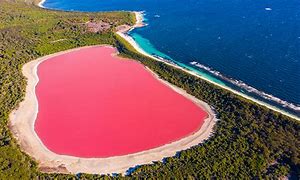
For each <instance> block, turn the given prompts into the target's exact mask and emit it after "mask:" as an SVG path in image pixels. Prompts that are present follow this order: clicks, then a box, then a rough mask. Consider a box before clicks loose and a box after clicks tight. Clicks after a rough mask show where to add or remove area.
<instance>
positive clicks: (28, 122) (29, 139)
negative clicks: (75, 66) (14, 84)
mask: <svg viewBox="0 0 300 180" xmlns="http://www.w3.org/2000/svg"><path fill="white" fill-rule="evenodd" d="M84 48H89V47H82V48H77V49H72V50H67V51H63V52H59V53H56V54H52V55H48V56H45V57H42V58H39V59H37V60H34V61H31V62H29V63H27V64H25V65H24V66H23V69H22V71H23V74H24V75H25V76H26V77H27V78H28V84H27V87H26V95H25V99H24V101H22V102H21V103H20V106H19V108H18V109H16V110H15V111H13V112H12V113H11V114H10V121H9V127H10V129H11V131H12V133H13V134H14V136H15V137H16V139H17V141H18V142H19V144H20V146H21V149H22V150H23V151H25V152H26V153H27V154H29V155H30V156H31V157H33V158H34V159H35V160H36V161H37V162H38V163H39V167H40V169H41V170H42V171H44V172H60V173H79V172H84V173H92V174H107V173H109V174H111V173H122V174H125V173H126V171H127V170H128V169H129V168H130V167H135V166H136V165H142V164H151V163H152V162H153V161H160V160H162V159H163V158H164V157H170V156H174V155H175V154H176V152H178V151H181V150H184V149H188V148H190V147H191V146H195V145H197V144H199V143H201V142H203V141H204V140H206V139H208V138H209V137H210V136H211V135H212V130H213V126H214V124H215V122H216V119H215V115H214V112H213V111H212V109H211V108H210V106H209V105H208V104H206V103H205V102H202V101H200V100H198V99H196V98H195V97H193V96H191V95H189V94H187V93H186V92H185V91H183V90H182V89H180V88H178V87H176V86H173V85H171V84H169V83H168V82H165V81H163V80H161V79H160V78H158V76H157V75H155V74H154V73H152V71H150V70H149V71H150V72H151V73H152V74H153V75H154V76H155V77H156V78H158V79H159V80H160V81H161V82H162V83H164V84H165V85H167V86H169V87H171V88H172V89H173V90H175V91H176V92H178V93H180V94H181V95H183V96H185V97H186V98H188V99H190V100H192V101H193V102H194V103H195V104H197V105H198V106H199V107H201V108H203V109H204V110H205V111H206V112H207V113H208V117H207V118H206V119H205V121H204V124H203V125H202V126H201V128H200V129H199V130H198V131H197V132H195V133H194V134H192V135H189V136H187V137H185V138H183V139H181V140H178V141H175V142H172V143H170V144H166V145H163V146H161V147H158V148H154V149H151V150H146V151H143V152H139V153H134V154H129V155H124V156H115V157H109V158H79V157H73V156H67V155H59V154H56V153H54V152H51V151H50V150H49V149H47V147H45V146H44V144H43V143H42V142H41V140H40V139H39V137H38V136H37V134H36V132H35V130H34V124H35V120H36V117H37V113H38V101H37V97H36V94H35V87H36V85H37V83H38V81H39V79H38V76H37V67H38V65H39V64H40V63H41V62H43V61H45V60H47V59H49V58H51V57H54V56H58V55H61V54H64V53H68V52H71V51H77V50H80V49H84ZM111 48H112V47H111Z"/></svg>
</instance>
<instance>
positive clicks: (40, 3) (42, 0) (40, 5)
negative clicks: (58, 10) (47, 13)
mask: <svg viewBox="0 0 300 180" xmlns="http://www.w3.org/2000/svg"><path fill="white" fill-rule="evenodd" d="M45 2H46V0H41V1H40V2H39V3H38V4H37V6H39V7H40V8H45V6H44V5H43V4H44V3H45Z"/></svg>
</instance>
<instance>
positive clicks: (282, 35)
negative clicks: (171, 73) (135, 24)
mask: <svg viewBox="0 0 300 180" xmlns="http://www.w3.org/2000/svg"><path fill="white" fill-rule="evenodd" d="M44 6H45V7H47V8H54V9H61V10H79V11H112V10H135V11H145V18H146V19H147V24H148V26H146V27H143V28H138V29H135V30H133V31H132V32H130V35H131V36H132V37H133V38H134V39H135V41H136V42H137V43H138V44H139V45H140V47H141V48H143V49H144V50H145V51H146V52H148V53H149V54H152V55H156V56H160V57H163V58H165V59H168V60H171V61H174V62H175V63H176V64H179V65H181V66H182V67H185V68H187V69H190V70H193V71H195V72H197V73H199V74H201V75H202V76H205V77H206V78H208V79H211V80H213V81H215V82H217V83H220V84H221V83H222V84H226V85H227V86H229V87H231V88H234V89H236V90H239V91H240V92H244V93H246V94H248V95H251V96H253V97H255V98H260V99H261V100H264V101H266V102H268V103H271V104H273V105H275V106H277V107H280V108H283V109H286V110H288V111H292V112H293V113H295V114H297V115H300V1H299V0H272V1H270V0H261V1H253V0H227V1H224V0H205V1H204V0H139V1H134V0H86V1H80V0H46V2H45V4H44ZM191 62H194V65H192V64H191Z"/></svg>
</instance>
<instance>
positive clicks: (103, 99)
mask: <svg viewBox="0 0 300 180" xmlns="http://www.w3.org/2000/svg"><path fill="white" fill-rule="evenodd" d="M115 52H116V50H115V49H113V48H110V47H91V48H85V49H81V50H77V51H73V52H70V53H67V54H64V55H59V56H56V57H53V58H49V59H48V60H46V61H44V62H42V63H41V64H40V65H39V66H38V77H39V82H38V85H37V87H36V95H37V98H38V105H39V112H38V116H37V120H36V122H35V131H36V132H37V134H38V136H39V138H40V139H41V140H42V142H43V143H44V145H45V146H46V147H47V148H48V149H49V150H51V151H53V152H55V153H57V154H64V155H71V156H77V157H111V156H119V155H126V154H132V153H136V152H140V151H144V150H149V149H152V148H155V147H159V146H162V145H165V144H168V143H171V142H173V141H176V140H179V139H181V138H183V137H186V136H188V135H191V134H192V133H194V132H195V131H197V130H198V129H199V128H200V127H201V125H202V124H203V121H204V119H205V118H206V117H207V113H206V112H205V111H204V110H203V109H201V108H199V107H198V106H197V105H195V104H194V103H193V102H192V101H190V100H189V99H187V98H185V97H184V96H182V95H180V94H178V93H176V92H175V91H173V90H172V89H171V88H170V87H168V86H166V85H164V84H162V83H161V82H160V81H158V80H157V79H156V78H155V77H154V76H153V75H152V74H151V73H150V72H148V71H147V70H146V69H145V68H144V66H143V65H142V64H140V63H138V62H137V61H134V60H128V59H122V58H119V57H116V56H112V54H113V53H115Z"/></svg>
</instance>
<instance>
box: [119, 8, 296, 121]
mask: <svg viewBox="0 0 300 180" xmlns="http://www.w3.org/2000/svg"><path fill="white" fill-rule="evenodd" d="M134 13H135V16H136V24H135V25H134V26H133V27H132V28H129V29H121V30H119V31H117V34H118V35H119V36H121V37H122V38H123V39H125V40H126V41H127V42H128V43H130V44H131V45H132V46H133V47H134V48H135V50H137V51H138V52H139V53H141V54H142V55H144V56H147V57H150V58H152V59H154V60H157V61H160V62H163V63H166V64H168V65H170V66H172V67H174V68H177V69H180V70H182V71H184V72H186V73H188V74H191V75H193V76H196V77H198V78H201V79H203V80H205V81H207V82H209V83H211V84H214V85H216V86H218V87H220V88H223V89H226V90H228V91H230V92H232V93H234V94H237V95H239V96H242V97H243V98H245V99H248V100H251V101H253V102H255V103H257V104H259V105H262V106H265V107H267V108H269V109H271V110H273V111H276V112H279V113H281V114H283V115H286V116H288V117H291V118H293V119H296V120H298V121H300V118H299V117H297V116H295V115H293V114H291V113H289V112H286V111H283V110H281V109H279V108H277V107H275V106H272V105H270V104H268V103H265V102H263V101H260V100H258V99H255V98H253V97H251V96H248V95H246V94H243V93H241V92H238V91H236V90H234V89H231V88H229V87H227V86H224V85H222V84H218V83H216V82H214V81H211V80H209V79H207V78H205V77H203V76H200V75H199V74H197V73H196V72H193V71H190V70H188V69H185V68H183V67H181V66H178V65H176V64H173V63H170V62H169V61H167V60H163V59H159V58H157V57H154V56H152V55H150V54H148V53H147V52H145V51H144V50H143V49H142V48H141V47H140V46H139V45H138V44H137V43H136V42H135V41H134V39H133V38H132V37H130V36H129V35H128V34H127V33H128V31H131V30H132V29H134V28H138V27H142V26H144V23H143V12H134Z"/></svg>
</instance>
